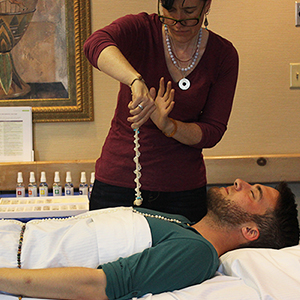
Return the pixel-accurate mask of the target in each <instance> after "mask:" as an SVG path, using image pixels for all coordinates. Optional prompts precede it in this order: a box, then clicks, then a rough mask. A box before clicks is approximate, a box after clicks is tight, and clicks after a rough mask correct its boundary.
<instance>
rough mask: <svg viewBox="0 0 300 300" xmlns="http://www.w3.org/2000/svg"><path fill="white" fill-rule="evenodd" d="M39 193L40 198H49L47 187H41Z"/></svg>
mask: <svg viewBox="0 0 300 300" xmlns="http://www.w3.org/2000/svg"><path fill="white" fill-rule="evenodd" d="M39 192H40V197H42V196H48V187H47V186H43V187H40V188H39Z"/></svg>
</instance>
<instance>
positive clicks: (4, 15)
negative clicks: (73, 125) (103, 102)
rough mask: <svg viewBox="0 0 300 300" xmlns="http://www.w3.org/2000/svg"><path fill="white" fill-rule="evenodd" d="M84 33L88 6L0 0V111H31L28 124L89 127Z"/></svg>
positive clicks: (70, 1) (81, 0)
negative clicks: (9, 108)
mask: <svg viewBox="0 0 300 300" xmlns="http://www.w3.org/2000/svg"><path fill="white" fill-rule="evenodd" d="M90 27H91V26H90V1H89V0H0V109H1V106H31V107H32V111H33V121H34V122H58V121H92V120H93V97H92V68H91V66H90V64H89V63H88V61H87V59H86V58H85V56H84V54H83V43H84V41H85V40H86V39H87V37H88V36H89V35H90V32H91V29H90Z"/></svg>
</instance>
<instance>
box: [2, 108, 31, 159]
mask: <svg viewBox="0 0 300 300" xmlns="http://www.w3.org/2000/svg"><path fill="white" fill-rule="evenodd" d="M18 161H20V162H22V161H33V141H32V109H31V107H0V162H18Z"/></svg>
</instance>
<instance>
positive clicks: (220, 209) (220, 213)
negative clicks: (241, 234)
mask: <svg viewBox="0 0 300 300" xmlns="http://www.w3.org/2000/svg"><path fill="white" fill-rule="evenodd" d="M278 197H279V192H278V191H277V190H276V189H274V188H271V187H267V186H264V185H260V184H255V185H250V184H249V183H247V182H245V181H243V180H241V179H237V180H235V182H234V185H233V186H229V187H226V188H224V187H222V188H218V187H213V188H211V189H210V190H209V191H208V195H207V206H208V210H209V211H211V212H213V213H214V215H215V216H216V217H217V218H218V220H219V222H221V223H224V225H225V223H226V224H230V225H232V226H237V225H240V224H243V223H246V222H249V221H251V220H252V215H253V214H258V215H263V214H265V213H266V211H267V210H274V209H275V207H276V204H277V199H278Z"/></svg>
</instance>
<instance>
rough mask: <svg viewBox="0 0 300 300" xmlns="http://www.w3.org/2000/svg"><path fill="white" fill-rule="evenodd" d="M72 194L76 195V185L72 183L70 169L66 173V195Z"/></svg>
mask: <svg viewBox="0 0 300 300" xmlns="http://www.w3.org/2000/svg"><path fill="white" fill-rule="evenodd" d="M72 195H74V186H73V183H72V176H71V172H70V171H68V172H67V175H66V184H65V196H72Z"/></svg>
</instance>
